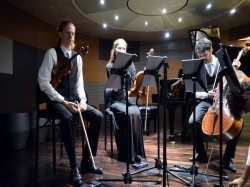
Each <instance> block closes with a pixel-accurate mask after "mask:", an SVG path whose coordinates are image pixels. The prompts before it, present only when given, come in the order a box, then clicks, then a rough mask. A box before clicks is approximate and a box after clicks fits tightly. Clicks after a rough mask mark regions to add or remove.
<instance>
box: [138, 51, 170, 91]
mask: <svg viewBox="0 0 250 187" xmlns="http://www.w3.org/2000/svg"><path fill="white" fill-rule="evenodd" d="M164 58H165V59H166V58H167V57H166V56H153V55H149V56H148V62H147V64H146V70H150V71H151V70H152V71H159V69H160V67H161V63H163V59H164ZM156 85H157V84H156V80H155V76H154V75H150V74H145V73H144V76H143V80H142V87H145V86H150V87H154V86H156Z"/></svg>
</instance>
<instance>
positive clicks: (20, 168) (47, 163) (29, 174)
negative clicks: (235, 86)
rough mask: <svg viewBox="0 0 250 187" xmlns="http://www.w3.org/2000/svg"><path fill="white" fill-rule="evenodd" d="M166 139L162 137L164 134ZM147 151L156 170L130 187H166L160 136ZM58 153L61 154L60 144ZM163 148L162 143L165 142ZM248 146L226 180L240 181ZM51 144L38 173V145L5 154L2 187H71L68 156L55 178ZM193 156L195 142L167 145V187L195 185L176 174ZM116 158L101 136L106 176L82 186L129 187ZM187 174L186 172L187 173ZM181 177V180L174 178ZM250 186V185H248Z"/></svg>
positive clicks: (211, 170) (43, 148) (199, 178)
mask: <svg viewBox="0 0 250 187" xmlns="http://www.w3.org/2000/svg"><path fill="white" fill-rule="evenodd" d="M161 139H162V134H161ZM144 142H145V149H146V155H147V161H148V163H149V167H151V166H152V168H153V169H150V170H148V171H144V172H140V173H138V174H134V175H132V180H133V181H132V183H131V184H129V185H128V186H163V181H162V180H163V177H162V173H163V172H162V171H163V170H162V169H160V170H158V169H156V168H154V164H155V160H154V158H155V157H157V156H158V155H157V150H158V149H157V134H155V133H151V134H150V136H146V135H145V136H144ZM57 144H58V149H57V150H59V143H57ZM212 144H213V143H212V142H209V143H208V150H207V152H208V154H209V153H210V151H211V147H212ZM161 145H162V142H161ZM248 145H249V143H248V142H240V143H239V145H238V147H237V152H236V157H235V159H234V163H235V164H236V166H237V173H232V172H230V171H228V170H224V171H223V176H228V177H229V181H231V180H233V179H234V178H236V177H239V176H240V174H241V173H242V172H243V169H244V165H245V161H246V157H247V149H248ZM51 147H52V146H51V141H50V140H48V141H46V142H45V143H41V144H40V157H39V167H38V172H37V173H36V172H35V167H34V163H35V162H34V145H29V146H28V147H27V148H25V149H23V150H20V151H5V152H4V153H1V167H0V168H1V169H0V170H1V181H0V187H34V186H39V187H47V186H49V187H50V186H51V187H61V186H71V184H70V182H69V175H70V168H69V163H68V159H67V155H66V153H65V152H64V157H63V159H61V160H60V158H59V154H57V160H58V162H57V169H56V171H57V173H56V175H55V176H53V170H52V161H51V160H52V154H51ZM218 147H219V146H218V143H216V144H215V147H214V151H213V154H212V161H211V162H210V164H209V166H208V169H207V173H208V174H215V175H218V174H219V161H218ZM160 152H161V153H160V158H161V159H162V146H161V147H160ZM191 155H192V143H191V141H188V140H187V141H185V142H184V143H183V142H181V141H180V140H179V138H178V137H177V138H176V140H175V142H170V141H168V142H167V173H168V175H167V177H166V186H175V187H176V186H177V187H178V186H188V184H187V185H186V184H185V183H183V182H182V181H181V180H180V179H179V178H178V177H180V178H182V179H185V180H187V181H188V182H192V178H193V176H192V175H191V174H190V173H189V170H185V172H176V171H173V170H176V169H177V168H175V167H174V166H175V164H183V165H186V166H191V164H192V163H191V162H189V161H188V158H189V157H190V156H191ZM77 158H78V160H79V161H80V160H81V143H80V138H78V139H77ZM116 158H117V154H116V146H115V145H114V158H113V159H112V158H111V157H110V143H109V141H108V146H107V150H105V149H104V136H103V133H101V135H100V140H99V148H98V155H97V157H96V158H95V162H96V165H97V166H98V167H102V168H103V169H104V174H103V175H94V174H85V175H83V178H84V182H85V184H84V185H82V186H94V185H91V183H93V182H95V181H96V179H97V178H101V179H105V180H106V179H107V180H108V179H118V180H120V181H117V182H114V181H113V182H112V181H102V182H100V184H101V185H100V186H113V187H120V186H126V184H125V183H124V181H123V180H124V177H123V175H122V173H123V172H127V168H126V164H125V163H122V162H119V161H118V160H117V159H116ZM129 168H130V170H129V171H130V173H133V172H135V171H137V170H135V169H133V168H132V167H131V165H130V167H129ZM205 170H206V164H200V165H199V169H198V172H199V173H204V172H205ZM183 171H184V170H183ZM174 175H177V176H178V177H176V176H174ZM136 179H142V180H144V179H147V180H159V181H162V182H161V184H156V183H155V182H136ZM194 182H195V184H196V186H213V185H214V184H219V178H218V177H211V176H206V175H203V174H198V175H194ZM227 184H228V181H223V186H227ZM248 186H250V182H249V183H248Z"/></svg>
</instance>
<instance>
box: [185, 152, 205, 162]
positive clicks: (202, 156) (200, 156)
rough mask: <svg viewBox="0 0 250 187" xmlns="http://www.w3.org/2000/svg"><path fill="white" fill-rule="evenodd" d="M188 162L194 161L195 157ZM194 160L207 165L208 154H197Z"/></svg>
mask: <svg viewBox="0 0 250 187" xmlns="http://www.w3.org/2000/svg"><path fill="white" fill-rule="evenodd" d="M188 160H189V161H193V156H192V157H190V158H189V159H188ZM194 160H195V161H198V162H199V163H207V162H208V158H207V153H206V152H202V153H196V154H195V157H194Z"/></svg>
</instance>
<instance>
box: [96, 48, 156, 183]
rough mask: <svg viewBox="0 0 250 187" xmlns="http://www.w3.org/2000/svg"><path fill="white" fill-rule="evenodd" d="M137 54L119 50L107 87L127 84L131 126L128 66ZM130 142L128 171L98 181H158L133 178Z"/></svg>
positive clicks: (127, 117) (116, 87) (117, 87)
mask: <svg viewBox="0 0 250 187" xmlns="http://www.w3.org/2000/svg"><path fill="white" fill-rule="evenodd" d="M134 56H136V55H135V54H129V53H121V52H117V55H116V60H115V62H114V66H113V69H112V70H111V75H110V77H109V80H108V83H107V86H106V88H114V89H122V88H123V85H124V84H125V92H126V123H127V125H128V129H129V128H130V127H129V116H128V104H129V101H128V81H129V77H130V75H129V74H128V72H127V68H128V67H129V66H130V65H131V63H132V58H133V57H134ZM126 136H127V140H128V142H130V134H129V131H128V130H127V134H126ZM129 146H130V144H129V143H128V144H127V162H126V172H123V173H122V175H123V179H100V178H97V179H96V180H97V181H116V182H119V181H121V182H122V181H123V182H124V183H125V184H131V183H132V182H133V181H135V182H155V183H158V182H159V180H148V179H133V178H132V175H131V173H130V171H129V158H130V152H129V150H130V149H129V148H130V147H129Z"/></svg>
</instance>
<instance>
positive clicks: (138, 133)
mask: <svg viewBox="0 0 250 187" xmlns="http://www.w3.org/2000/svg"><path fill="white" fill-rule="evenodd" d="M126 50H127V42H126V41H125V40H124V39H121V38H120V39H117V40H115V41H114V44H113V49H112V50H111V55H110V59H109V62H108V63H107V65H106V71H107V76H108V77H109V76H110V72H111V69H112V68H113V64H114V60H115V58H116V53H117V52H118V51H119V52H126ZM127 71H128V74H129V75H130V80H131V81H132V82H134V81H135V77H136V69H135V65H134V63H133V62H132V64H131V65H130V66H129V67H128V68H127ZM131 81H130V82H131ZM129 101H130V102H129V106H128V115H129V125H128V124H127V123H126V122H127V120H126V92H125V85H122V88H121V89H113V91H112V94H111V106H110V108H111V111H113V112H114V116H115V123H116V124H113V127H114V131H115V138H116V145H117V150H118V160H120V161H123V162H126V161H127V152H128V150H127V144H128V143H129V144H130V146H129V148H130V150H129V162H130V163H134V162H141V161H145V160H144V159H146V156H145V151H144V143H143V128H142V121H141V114H140V110H139V108H138V106H137V105H136V102H135V101H136V99H133V98H129ZM133 101H134V102H133ZM128 127H129V128H128ZM127 132H129V135H130V136H129V137H130V139H129V140H128V138H127V136H126V135H127Z"/></svg>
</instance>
